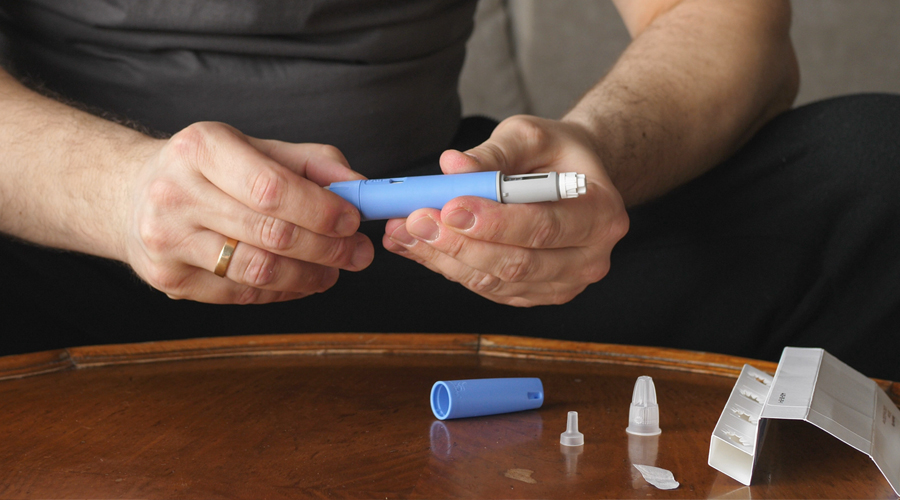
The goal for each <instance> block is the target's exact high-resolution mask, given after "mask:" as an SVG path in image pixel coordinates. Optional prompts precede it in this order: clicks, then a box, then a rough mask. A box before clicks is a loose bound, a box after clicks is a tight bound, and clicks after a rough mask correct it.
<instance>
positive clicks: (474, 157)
mask: <svg viewBox="0 0 900 500" xmlns="http://www.w3.org/2000/svg"><path fill="white" fill-rule="evenodd" d="M463 154H464V155H466V156H468V157H469V158H471V159H473V160H475V163H481V162H480V161H479V160H478V157H477V156H475V155H473V154H472V153H463Z"/></svg>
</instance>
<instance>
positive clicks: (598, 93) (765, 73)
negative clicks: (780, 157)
mask: <svg viewBox="0 0 900 500" xmlns="http://www.w3.org/2000/svg"><path fill="white" fill-rule="evenodd" d="M646 5H648V4H647V3H644V4H632V3H628V2H627V1H620V2H618V3H617V6H618V7H619V10H620V12H621V13H622V15H623V18H624V19H625V22H626V25H627V26H628V28H629V31H630V32H631V34H632V36H633V37H634V41H633V42H632V44H631V45H630V46H629V48H628V49H627V50H626V51H625V53H624V54H623V55H622V57H621V58H620V59H619V61H618V62H617V63H616V65H615V66H614V67H613V68H612V70H611V71H610V72H609V74H608V75H607V76H606V77H605V78H604V79H603V80H602V81H601V82H599V83H598V84H597V85H596V86H595V87H594V88H593V89H592V90H591V91H590V92H588V93H587V94H586V95H585V97H584V98H583V99H582V100H581V101H580V102H579V103H578V104H577V105H576V107H575V108H574V109H573V110H572V111H570V112H569V113H568V114H567V115H566V116H565V117H564V118H563V120H564V121H572V122H575V123H578V124H580V125H583V126H586V127H587V129H588V130H589V131H590V133H591V140H592V141H593V142H594V144H595V146H596V149H597V150H598V152H599V154H600V156H601V158H602V159H603V162H604V166H605V167H606V169H607V170H608V172H609V174H610V176H611V178H612V180H613V182H614V184H615V186H616V187H617V189H618V190H619V191H620V192H621V194H622V196H623V199H624V200H625V202H626V204H627V205H635V204H639V203H641V202H644V201H647V200H649V199H652V198H655V197H658V196H660V195H662V194H664V193H666V192H667V191H669V190H671V189H673V188H674V187H677V186H678V185H680V184H683V183H684V182H686V181H688V180H690V179H692V178H694V177H697V176H698V175H700V174H702V173H703V172H705V171H707V170H709V169H710V168H712V167H713V166H715V165H716V164H718V163H719V162H721V161H723V160H724V159H725V158H727V157H728V156H729V155H730V154H731V153H733V152H734V151H735V150H736V149H737V148H738V147H740V146H741V145H742V144H743V143H744V142H746V141H747V140H748V139H749V138H750V137H751V136H752V134H753V133H754V132H755V131H756V130H758V129H759V127H761V126H762V125H763V124H764V123H765V122H766V121H768V120H769V119H771V118H772V117H774V116H775V115H776V114H778V113H780V112H782V111H784V110H786V109H788V108H789V107H790V105H791V103H792V102H793V99H794V97H795V95H796V92H797V86H798V79H799V77H798V70H797V64H796V59H795V56H794V52H793V47H792V45H791V42H790V37H789V27H790V12H789V6H788V4H787V2H775V1H773V2H763V1H760V0H748V1H737V0H735V1H729V2H721V1H710V2H707V1H704V0H696V1H694V0H687V1H684V2H681V3H679V4H677V5H675V6H674V7H672V8H671V9H670V10H667V11H665V12H661V13H658V15H654V14H650V15H651V16H652V17H653V18H652V21H651V19H650V18H648V15H647V13H646V12H640V14H641V15H638V14H637V13H636V11H637V10H644V11H646V9H645V8H644V7H646ZM651 5H654V4H651ZM655 5H662V4H661V3H657V4H655Z"/></svg>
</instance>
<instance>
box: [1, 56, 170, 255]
mask: <svg viewBox="0 0 900 500" xmlns="http://www.w3.org/2000/svg"><path fill="white" fill-rule="evenodd" d="M0 116H2V117H3V118H2V119H0V232H3V233H6V234H10V235H13V236H16V237H18V238H21V239H23V240H26V241H30V242H33V243H37V244H41V245H46V246H50V247H55V248H61V249H67V250H75V251H80V252H85V253H89V254H93V255H98V256H102V257H108V258H116V259H120V260H121V259H123V257H124V252H123V248H122V247H123V244H124V243H123V241H122V228H123V227H124V225H125V222H124V218H125V217H126V213H125V210H124V209H123V207H125V203H124V200H125V199H127V197H128V195H129V189H130V184H129V183H130V179H132V178H133V175H132V174H133V171H134V169H135V168H137V167H136V166H137V165H139V164H140V162H141V161H142V160H141V155H145V156H146V154H148V151H149V149H148V148H151V147H153V143H154V142H155V141H154V139H152V138H150V137H148V136H146V135H143V134H141V133H139V132H136V131H134V130H132V129H129V128H127V127H124V126H122V125H118V124H116V123H113V122H110V121H108V120H104V119H102V118H98V117H96V116H93V115H91V114H89V113H85V112H83V111H80V110H77V109H74V108H72V107H69V106H66V105H65V104H62V103H60V102H57V101H55V100H53V99H50V98H47V97H44V96H42V95H39V94H37V93H35V92H33V91H31V90H29V89H27V88H25V87H24V86H22V85H21V84H19V82H17V81H16V80H15V79H14V78H12V77H11V76H9V75H8V74H7V73H5V72H3V71H2V70H0Z"/></svg>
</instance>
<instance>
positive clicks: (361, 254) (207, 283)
mask: <svg viewBox="0 0 900 500" xmlns="http://www.w3.org/2000/svg"><path fill="white" fill-rule="evenodd" d="M360 178H362V176H360V175H359V174H357V173H355V172H353V171H352V170H351V169H350V167H349V165H348V164H347V160H346V159H345V158H344V156H343V155H342V154H341V152H340V151H338V150H337V149H336V148H334V147H331V146H323V145H318V144H290V143H284V142H279V141H271V140H260V139H255V138H251V137H247V136H245V135H243V134H241V133H240V132H239V131H237V130H235V129H234V128H232V127H229V126H227V125H224V124H220V123H199V124H194V125H191V126H190V127H188V128H186V129H184V130H183V131H181V132H179V133H178V134H176V135H174V136H173V137H172V138H171V139H169V140H168V141H160V142H159V143H158V147H157V148H156V149H155V150H153V151H151V154H150V156H149V158H148V160H147V161H146V163H145V165H144V167H143V168H142V169H141V171H140V172H139V173H138V175H137V178H136V180H135V181H134V183H133V184H132V185H131V186H130V188H131V189H130V191H131V196H130V210H129V214H128V218H127V219H126V221H125V224H126V228H125V230H124V233H125V241H124V244H123V246H124V248H125V252H126V258H125V259H124V260H126V261H127V262H128V263H129V264H131V266H132V267H133V268H134V270H135V271H136V272H137V273H138V274H139V275H140V276H141V277H142V278H143V279H145V280H146V281H147V282H148V283H150V284H151V285H152V286H153V287H155V288H157V289H159V290H162V291H163V292H165V293H167V294H168V295H169V296H170V297H172V298H185V299H192V300H197V301H201V302H212V303H240V304H247V303H267V302H275V301H283V300H291V299H296V298H300V297H304V296H307V295H310V294H313V293H317V292H322V291H324V290H327V289H328V288H330V287H331V286H332V285H334V284H335V282H336V281H337V278H338V269H347V270H350V271H358V270H361V269H363V268H365V267H367V266H368V265H369V264H370V263H371V262H372V257H373V255H374V249H373V247H372V243H371V242H370V241H369V239H368V238H366V237H365V236H363V235H362V234H359V233H357V232H356V230H357V229H358V227H359V213H358V212H357V210H356V209H355V208H354V207H353V206H352V205H351V204H349V203H347V202H346V201H344V200H343V199H341V198H340V197H339V196H337V195H334V194H332V193H330V192H328V191H327V190H325V189H322V186H327V185H328V184H330V183H331V182H336V181H346V180H354V179H360ZM229 237H230V238H235V239H237V240H238V241H239V243H238V245H237V247H236V249H235V251H234V255H233V257H232V260H231V263H230V266H229V267H228V270H227V273H226V275H225V277H224V278H225V279H222V278H220V277H218V276H216V275H215V274H214V273H213V270H214V268H215V267H216V262H217V259H218V255H219V252H220V250H221V249H222V247H223V245H224V244H225V242H226V240H227V238H229Z"/></svg>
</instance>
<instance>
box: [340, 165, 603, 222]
mask: <svg viewBox="0 0 900 500" xmlns="http://www.w3.org/2000/svg"><path fill="white" fill-rule="evenodd" d="M328 189H329V190H330V191H331V192H333V193H335V194H337V195H339V196H340V197H341V198H343V199H345V200H347V201H349V202H350V203H352V204H353V205H354V206H355V207H356V208H357V209H359V213H360V215H361V217H362V220H381V219H397V218H403V217H406V216H408V215H409V214H411V213H413V212H414V211H415V210H418V209H420V208H437V209H441V208H443V206H444V205H445V204H446V203H447V202H448V201H450V200H452V199H453V198H456V197H457V196H480V197H482V198H487V199H489V200H494V201H498V202H500V203H538V202H542V201H557V200H561V199H564V198H577V197H578V195H580V194H584V193H585V190H586V187H585V178H584V174H578V173H575V172H566V173H557V172H547V173H540V174H523V175H503V174H501V173H500V172H473V173H469V174H452V175H423V176H417V177H394V178H388V179H369V180H365V181H346V182H335V183H332V184H331V185H330V186H328Z"/></svg>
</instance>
